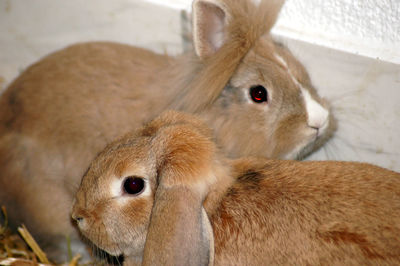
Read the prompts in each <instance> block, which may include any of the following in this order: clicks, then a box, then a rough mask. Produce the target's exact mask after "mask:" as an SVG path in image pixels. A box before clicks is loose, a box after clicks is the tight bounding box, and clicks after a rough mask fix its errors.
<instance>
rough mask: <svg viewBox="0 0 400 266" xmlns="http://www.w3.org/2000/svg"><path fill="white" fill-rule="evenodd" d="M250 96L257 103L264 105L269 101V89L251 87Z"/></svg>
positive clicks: (259, 86) (258, 86)
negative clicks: (263, 103)
mask: <svg viewBox="0 0 400 266" xmlns="http://www.w3.org/2000/svg"><path fill="white" fill-rule="evenodd" d="M250 96H251V99H252V100H253V101H254V102H255V103H262V102H266V101H268V92H267V89H265V88H264V87H263V86H261V85H257V86H253V87H251V88H250Z"/></svg>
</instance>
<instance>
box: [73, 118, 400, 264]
mask: <svg viewBox="0 0 400 266" xmlns="http://www.w3.org/2000/svg"><path fill="white" fill-rule="evenodd" d="M72 217H73V219H74V220H75V221H76V222H77V224H78V226H79V228H80V230H81V232H82V233H83V235H84V236H85V237H87V238H88V239H89V240H91V241H92V242H93V243H94V244H95V245H97V246H98V247H99V248H101V249H104V250H106V251H107V252H109V253H110V254H113V255H121V254H123V255H124V264H123V265H398V264H400V174H399V173H396V172H393V171H390V170H387V169H384V168H380V167H378V166H374V165H370V164H366V163H357V162H339V161H294V160H279V159H268V158H263V157H244V158H239V159H229V158H227V157H226V156H225V155H224V154H223V152H221V150H220V149H219V148H218V147H217V145H216V144H215V142H214V140H213V133H212V130H211V129H210V128H209V127H208V125H207V123H206V122H204V121H202V120H201V119H199V118H198V117H196V116H193V115H189V114H186V113H179V112H175V111H167V112H164V113H162V114H161V115H160V116H159V117H157V118H155V119H154V120H153V121H151V122H149V124H148V125H146V126H144V127H143V128H141V129H139V130H137V131H134V132H132V133H128V134H127V135H125V136H124V137H122V138H121V139H119V140H116V141H114V142H112V143H110V144H109V145H108V146H107V147H106V148H105V149H104V150H103V151H102V152H100V153H99V155H98V156H97V157H96V158H95V160H94V161H93V162H92V163H91V165H90V167H89V169H88V171H87V172H86V174H85V175H84V177H83V179H82V182H81V185H80V187H79V189H78V191H77V194H76V197H75V200H74V204H73V207H72Z"/></svg>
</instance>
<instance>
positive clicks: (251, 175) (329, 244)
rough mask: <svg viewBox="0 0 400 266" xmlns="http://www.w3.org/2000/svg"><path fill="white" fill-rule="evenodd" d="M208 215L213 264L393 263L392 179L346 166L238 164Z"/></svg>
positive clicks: (396, 213)
mask: <svg viewBox="0 0 400 266" xmlns="http://www.w3.org/2000/svg"><path fill="white" fill-rule="evenodd" d="M235 169H236V171H237V172H236V175H237V177H238V178H237V183H236V184H235V185H233V186H232V187H231V188H230V189H229V190H228V191H227V194H226V196H225V198H224V199H223V200H222V202H221V205H220V206H219V208H217V210H216V211H215V212H214V213H213V214H211V223H212V225H213V228H214V234H215V236H214V237H215V262H216V265H228V264H229V265H261V264H275V265H288V264H301V265H317V264H346V265H351V264H370V263H372V264H380V265H382V264H395V263H399V262H400V238H399V237H398V236H399V235H400V226H399V225H400V174H398V173H395V172H392V171H389V170H386V169H382V168H379V167H376V166H372V165H367V164H361V163H360V164H359V163H346V162H322V163H321V162H294V161H266V160H265V159H262V160H255V161H254V160H250V161H249V160H241V161H237V162H236V163H235Z"/></svg>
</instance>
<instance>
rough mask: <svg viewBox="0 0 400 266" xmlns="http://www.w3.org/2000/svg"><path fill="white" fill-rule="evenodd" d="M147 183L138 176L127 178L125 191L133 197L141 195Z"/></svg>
mask: <svg viewBox="0 0 400 266" xmlns="http://www.w3.org/2000/svg"><path fill="white" fill-rule="evenodd" d="M144 186H145V182H144V180H143V178H140V177H137V176H130V177H127V178H126V179H125V181H124V190H125V192H126V193H128V194H131V195H136V194H139V193H140V192H142V191H143V189H144Z"/></svg>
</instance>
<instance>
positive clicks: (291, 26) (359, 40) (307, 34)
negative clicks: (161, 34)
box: [147, 0, 400, 64]
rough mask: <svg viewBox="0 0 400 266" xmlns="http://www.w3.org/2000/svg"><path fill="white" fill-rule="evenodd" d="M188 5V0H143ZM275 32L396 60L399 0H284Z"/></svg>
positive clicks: (399, 59) (399, 58)
mask: <svg viewBox="0 0 400 266" xmlns="http://www.w3.org/2000/svg"><path fill="white" fill-rule="evenodd" d="M147 1H150V2H156V3H160V4H163V5H167V6H171V7H175V8H176V7H180V8H186V9H189V7H190V3H191V0H147ZM274 32H275V33H276V34H279V35H283V36H287V37H290V38H292V39H297V40H303V41H306V42H309V43H313V44H317V45H322V46H326V47H330V48H334V49H337V50H342V51H347V52H350V53H354V54H359V55H365V56H368V57H371V58H379V59H380V60H383V61H388V62H392V63H397V64H399V63H400V1H399V0H286V3H285V6H284V8H283V11H282V13H281V16H280V18H279V21H278V23H277V26H276V27H275V29H274Z"/></svg>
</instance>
